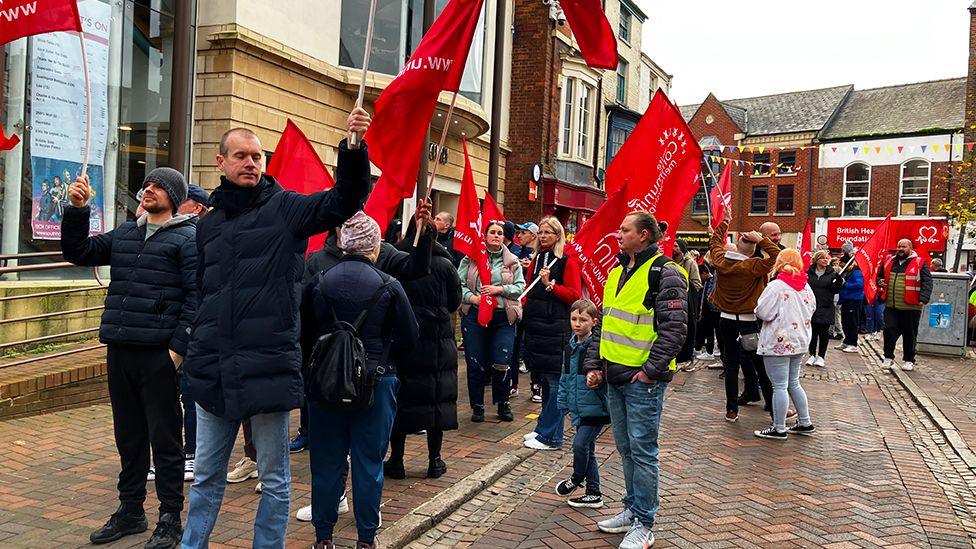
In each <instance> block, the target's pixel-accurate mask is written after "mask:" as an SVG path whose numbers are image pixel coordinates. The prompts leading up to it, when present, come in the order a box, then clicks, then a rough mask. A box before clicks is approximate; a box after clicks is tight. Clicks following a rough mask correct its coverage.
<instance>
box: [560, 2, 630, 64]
mask: <svg viewBox="0 0 976 549" xmlns="http://www.w3.org/2000/svg"><path fill="white" fill-rule="evenodd" d="M559 5H560V6H562V8H563V13H565V14H566V21H567V22H568V23H569V28H570V29H572V31H573V37H574V38H576V43H577V44H579V47H580V52H582V53H583V59H585V60H586V64H587V65H589V66H591V67H593V68H594V69H610V70H615V69H616V68H617V63H618V61H617V38H616V37H615V36H614V35H613V27H611V26H610V22H609V21H607V15H606V14H605V13H603V3H602V2H601V0H559Z"/></svg>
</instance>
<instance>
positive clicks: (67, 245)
mask: <svg viewBox="0 0 976 549" xmlns="http://www.w3.org/2000/svg"><path fill="white" fill-rule="evenodd" d="M186 193H187V190H186V181H185V180H184V179H183V175H182V174H181V173H180V172H178V171H176V170H174V169H171V168H156V169H154V170H153V171H151V172H149V175H148V176H146V179H145V181H144V182H143V187H142V202H141V205H142V208H143V209H144V210H145V213H144V214H143V215H141V216H140V217H139V218H138V219H136V220H135V221H127V222H125V223H123V224H121V225H119V227H118V228H116V229H115V230H112V231H109V232H107V233H105V234H101V235H97V236H88V231H89V217H90V216H91V206H89V205H88V201H89V200H90V198H91V187H89V186H88V178H87V177H79V178H78V179H77V180H76V181H75V182H74V183H72V184H71V186H70V188H69V191H68V196H69V198H70V205H69V206H68V207H67V208H65V210H64V221H63V223H62V226H61V249H62V251H63V253H64V258H65V259H66V260H68V261H70V262H71V263H74V264H75V265H85V266H92V265H110V266H111V272H112V281H111V283H110V284H109V287H108V296H107V297H106V298H105V312H104V313H102V324H101V327H100V328H99V340H100V341H102V342H103V343H106V344H107V345H108V354H107V359H106V363H107V366H108V392H109V398H110V400H111V402H112V420H113V423H114V427H115V445H116V447H117V448H118V451H119V458H120V459H121V462H122V470H121V472H120V473H119V484H118V489H119V500H120V501H121V505H120V506H119V508H118V510H117V511H116V512H115V513H113V514H112V516H111V517H110V518H109V519H108V522H106V523H105V525H104V526H102V527H101V528H99V529H98V530H95V531H94V532H92V533H91V536H89V538H90V539H91V542H92V543H96V544H101V543H109V542H113V541H115V540H118V539H120V538H122V537H123V536H127V535H130V534H136V533H139V532H144V531H145V530H146V529H147V528H148V527H149V524H148V522H147V521H146V515H145V511H144V510H143V503H145V501H146V480H147V476H148V474H149V455H150V454H149V450H150V448H152V456H153V461H154V463H155V466H156V467H155V469H156V477H155V481H156V497H157V498H158V499H159V522H158V523H157V525H156V530H155V531H154V532H153V535H152V537H151V538H150V539H149V541H148V542H147V543H146V548H147V549H169V548H172V547H176V546H177V545H178V544H179V542H180V536H181V535H182V533H183V531H182V526H181V523H180V512H181V511H182V510H183V468H184V453H183V444H182V442H183V441H182V437H181V436H180V434H181V428H182V421H183V420H182V415H181V413H180V396H179V393H178V391H177V387H178V384H177V375H176V370H177V368H179V367H180V364H181V363H182V362H183V356H185V355H186V353H187V342H188V341H189V339H190V330H191V326H192V324H193V320H194V315H195V310H196V304H197V299H196V291H197V288H196V268H197V245H196V233H197V230H196V229H197V227H196V217H195V216H191V215H177V206H178V205H179V204H180V203H181V202H183V199H184V198H185V197H186Z"/></svg>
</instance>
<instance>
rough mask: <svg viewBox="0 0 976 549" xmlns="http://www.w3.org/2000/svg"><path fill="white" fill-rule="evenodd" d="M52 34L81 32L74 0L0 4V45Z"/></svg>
mask: <svg viewBox="0 0 976 549" xmlns="http://www.w3.org/2000/svg"><path fill="white" fill-rule="evenodd" d="M55 31H77V32H81V17H79V16H78V1H77V0H12V1H11V0H7V1H6V2H0V45H3V44H6V43H8V42H13V41H14V40H16V39H18V38H23V37H25V36H33V35H35V34H43V33H46V32H55Z"/></svg>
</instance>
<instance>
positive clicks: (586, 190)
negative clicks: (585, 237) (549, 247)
mask: <svg viewBox="0 0 976 549" xmlns="http://www.w3.org/2000/svg"><path fill="white" fill-rule="evenodd" d="M542 188H543V191H542V205H543V212H544V213H545V214H546V215H552V216H555V217H556V219H558V220H559V221H560V222H561V223H562V224H563V226H564V227H565V228H566V234H570V235H571V234H575V233H576V232H577V231H579V230H580V228H582V227H583V224H584V223H586V220H588V219H589V218H590V217H592V216H593V214H595V213H596V211H597V210H599V209H600V206H602V205H603V203H604V202H606V201H607V198H606V195H605V194H604V193H603V191H602V190H600V189H597V188H595V187H590V186H583V185H572V184H570V183H566V182H564V181H560V180H558V179H552V178H548V177H547V178H543V180H542Z"/></svg>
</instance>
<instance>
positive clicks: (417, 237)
mask: <svg viewBox="0 0 976 549" xmlns="http://www.w3.org/2000/svg"><path fill="white" fill-rule="evenodd" d="M457 96H458V92H457V91H455V92H454V95H452V96H451V106H450V107H448V108H447V118H446V119H445V120H444V128H443V129H441V140H440V141H439V142H438V143H437V149H436V151H435V152H436V153H437V154H435V155H434V167H433V168H431V169H430V178H429V180H428V181H427V193H426V194H425V195H424V199H423V201H422V203H423V202H427V200H429V199H430V191H431V189H432V188H433V187H434V176H435V175H437V165H438V164H440V157H441V151H443V150H444V142H445V141H447V130H448V128H450V127H451V117H452V116H453V115H454V104H455V103H457ZM419 242H420V231H419V230H418V231H417V234H415V235H414V237H413V245H414V247H416V246H417V244H418V243H419Z"/></svg>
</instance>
